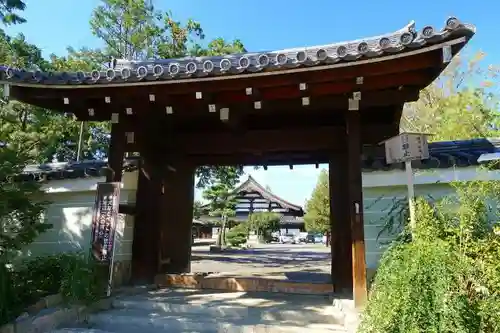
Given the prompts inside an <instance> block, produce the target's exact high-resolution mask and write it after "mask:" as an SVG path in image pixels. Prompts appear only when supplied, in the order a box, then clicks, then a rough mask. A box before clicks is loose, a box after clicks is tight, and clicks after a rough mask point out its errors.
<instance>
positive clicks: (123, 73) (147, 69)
mask: <svg viewBox="0 0 500 333" xmlns="http://www.w3.org/2000/svg"><path fill="white" fill-rule="evenodd" d="M474 32H475V27H474V26H472V25H470V24H464V23H462V22H460V21H459V20H458V19H456V18H454V17H452V18H449V19H448V20H447V21H446V23H445V27H444V28H443V29H441V30H437V29H434V28H433V27H431V26H425V27H423V28H422V29H421V30H420V31H417V30H416V28H415V23H414V22H411V23H410V24H408V25H407V26H405V27H404V28H402V29H400V30H397V31H395V32H393V33H389V34H386V35H381V36H376V37H369V38H364V39H359V40H354V41H346V42H340V43H335V44H328V45H320V46H313V47H303V48H294V49H285V50H277V51H269V52H256V53H250V52H249V53H242V54H230V55H225V56H213V57H185V58H179V59H157V60H148V61H128V60H112V61H110V67H109V68H106V69H99V68H98V69H96V70H94V71H92V72H91V73H84V72H71V73H69V72H52V73H44V72H40V71H25V70H21V69H15V68H10V67H6V66H0V81H3V82H11V83H12V84H47V85H89V84H97V85H109V84H117V83H137V82H141V81H145V82H147V81H156V80H160V81H164V80H171V79H186V78H201V77H210V76H227V75H231V74H241V73H255V72H261V71H276V70H283V69H293V68H298V67H308V66H309V67H310V66H324V65H328V64H334V63H339V62H354V61H356V60H363V59H370V58H378V57H383V56H387V55H391V54H395V53H403V52H406V51H410V50H414V49H418V48H422V47H425V46H430V45H433V44H438V43H442V42H444V41H447V40H452V39H457V38H460V37H466V38H469V37H471V36H472V35H473V34H474Z"/></svg>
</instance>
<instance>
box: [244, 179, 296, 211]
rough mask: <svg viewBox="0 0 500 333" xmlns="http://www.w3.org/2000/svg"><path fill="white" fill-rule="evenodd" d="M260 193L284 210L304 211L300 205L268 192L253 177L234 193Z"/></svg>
mask: <svg viewBox="0 0 500 333" xmlns="http://www.w3.org/2000/svg"><path fill="white" fill-rule="evenodd" d="M245 191H246V192H258V193H260V195H262V197H264V198H265V199H267V200H269V201H271V202H276V203H278V204H280V205H281V206H282V207H283V208H287V209H291V210H296V211H302V207H301V206H299V205H294V204H292V203H290V202H288V201H286V200H284V199H282V198H281V197H279V196H277V195H276V194H274V193H272V192H271V191H269V190H267V189H266V188H265V187H264V186H262V185H260V184H259V183H258V182H257V181H256V180H255V179H254V178H253V177H252V176H248V179H247V180H246V181H245V182H243V183H242V184H241V185H240V186H238V188H236V189H235V190H234V193H240V192H245Z"/></svg>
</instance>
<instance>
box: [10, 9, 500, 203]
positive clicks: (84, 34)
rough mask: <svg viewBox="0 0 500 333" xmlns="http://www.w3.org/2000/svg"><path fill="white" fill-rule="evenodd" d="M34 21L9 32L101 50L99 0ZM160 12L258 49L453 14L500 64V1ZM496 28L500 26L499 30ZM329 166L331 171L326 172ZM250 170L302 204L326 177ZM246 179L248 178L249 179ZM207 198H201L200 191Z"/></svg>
mask: <svg viewBox="0 0 500 333" xmlns="http://www.w3.org/2000/svg"><path fill="white" fill-rule="evenodd" d="M26 2H27V10H26V12H25V13H24V15H25V17H26V18H27V20H28V23H26V24H23V25H19V26H15V27H11V28H8V29H7V31H8V32H9V33H17V32H22V33H24V34H25V36H26V37H27V39H28V41H29V42H31V43H34V44H36V45H38V46H39V47H41V48H42V49H43V51H44V53H45V54H46V55H49V54H51V53H55V54H57V55H64V54H65V51H66V47H67V46H69V45H70V46H73V47H75V48H79V47H82V46H88V47H99V46H101V44H100V42H99V40H97V39H96V38H95V37H93V36H92V34H91V33H90V30H89V24H88V21H89V18H90V15H91V12H92V9H93V8H94V7H96V6H97V5H98V4H99V3H100V1H99V0H80V1H77V0H43V1H40V0H26ZM154 3H155V6H156V7H157V9H161V10H171V11H172V13H173V15H174V18H175V19H177V20H181V21H184V20H186V19H188V18H193V19H195V20H197V21H199V22H200V23H201V24H202V26H203V29H204V30H205V34H206V36H207V39H211V38H215V37H223V38H225V39H229V40H231V39H234V38H238V39H241V40H242V41H243V43H244V44H245V46H246V48H247V49H248V50H250V51H259V50H272V49H281V48H288V47H300V46H308V45H317V44H327V43H332V42H337V41H342V40H349V39H357V38H362V37H367V36H372V35H377V34H382V33H386V32H391V31H394V30H397V29H399V28H400V27H402V26H404V25H405V24H407V23H408V22H409V21H410V20H415V21H416V22H417V25H418V27H422V26H424V25H433V26H434V27H436V28H437V27H441V26H442V25H443V24H444V21H445V20H446V18H447V17H448V16H451V15H452V16H457V17H458V18H459V19H461V20H462V21H465V22H469V23H473V24H475V25H476V26H477V29H478V33H477V35H476V36H475V37H474V39H473V40H472V42H471V43H470V45H469V47H468V52H473V51H475V50H479V49H481V50H483V51H485V52H486V54H487V55H488V56H487V58H486V60H485V61H486V62H487V63H493V64H499V63H500V53H499V51H500V43H499V42H498V40H499V34H500V29H499V25H500V22H499V17H498V13H499V12H500V2H499V1H494V0H479V1H478V2H472V1H465V0H455V1H451V0H433V1H432V0H420V1H418V0H417V1H394V0H378V1H374V0H358V1H333V0H316V1H311V2H307V1H303V0H288V1H228V0H211V1H206V0H180V1H172V0H171V1H161V0H154ZM495 27H496V28H495ZM323 167H325V166H323ZM245 171H248V172H249V173H251V174H252V176H254V178H256V180H258V181H259V182H261V183H262V184H263V185H269V186H270V187H271V189H272V190H273V192H275V193H276V194H278V195H280V196H282V197H283V198H284V199H286V200H288V201H291V202H293V203H296V204H303V203H304V201H305V199H306V198H307V197H308V196H309V195H310V193H311V191H312V189H313V188H314V185H315V183H316V179H317V176H318V173H319V169H315V167H314V166H296V167H295V168H294V169H293V170H289V168H288V166H284V167H270V168H269V169H268V170H267V171H264V170H263V169H260V170H257V171H255V170H253V168H247V169H245ZM243 178H246V177H243ZM197 197H198V198H199V197H200V193H197Z"/></svg>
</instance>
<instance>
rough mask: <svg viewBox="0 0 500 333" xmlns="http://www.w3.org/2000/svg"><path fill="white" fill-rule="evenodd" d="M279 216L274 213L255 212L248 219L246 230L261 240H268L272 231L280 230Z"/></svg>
mask: <svg viewBox="0 0 500 333" xmlns="http://www.w3.org/2000/svg"><path fill="white" fill-rule="evenodd" d="M280 221H281V216H280V214H277V213H274V212H255V213H252V214H250V216H249V217H248V221H247V223H248V228H249V229H250V230H253V231H255V232H256V233H257V235H258V236H259V238H260V239H261V240H264V241H266V240H268V239H270V237H271V233H272V232H273V231H279V230H280Z"/></svg>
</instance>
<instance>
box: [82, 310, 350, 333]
mask: <svg viewBox="0 0 500 333" xmlns="http://www.w3.org/2000/svg"><path fill="white" fill-rule="evenodd" d="M89 327H91V328H97V329H100V330H104V331H110V332H123V333H127V332H130V333H132V332H137V331H140V332H141V333H156V332H159V331H167V332H171V333H181V332H199V333H205V332H207V333H208V332H211V333H218V332H221V333H222V332H224V333H247V332H248V333H250V332H252V333H259V332H268V333H269V332H276V333H293V332H297V333H298V332H301V333H313V332H315V333H339V332H347V331H346V330H345V329H344V328H343V327H342V326H341V325H334V324H307V323H300V324H295V325H293V324H290V323H285V322H280V321H275V322H267V323H265V321H264V320H262V319H261V318H259V317H246V318H242V319H233V320H231V319H227V318H224V319H221V318H216V317H208V316H200V315H186V314H183V315H167V314H165V313H160V312H151V311H145V310H131V309H130V310H127V309H117V310H110V311H107V312H102V313H98V314H94V315H92V316H90V318H89ZM82 333H84V332H82ZM88 333H90V332H88Z"/></svg>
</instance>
